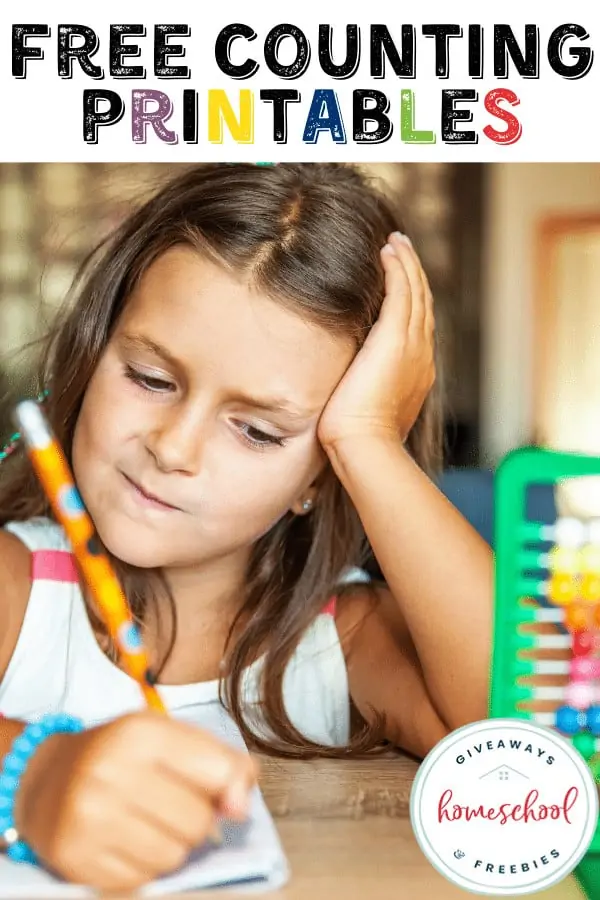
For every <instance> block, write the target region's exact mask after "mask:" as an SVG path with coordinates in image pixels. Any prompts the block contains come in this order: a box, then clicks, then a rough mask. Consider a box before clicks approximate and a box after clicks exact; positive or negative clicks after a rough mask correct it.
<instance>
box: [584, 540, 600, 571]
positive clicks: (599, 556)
mask: <svg viewBox="0 0 600 900" xmlns="http://www.w3.org/2000/svg"><path fill="white" fill-rule="evenodd" d="M581 568H582V570H583V571H584V572H588V573H592V574H596V575H597V574H598V573H600V547H596V546H594V545H592V544H588V545H587V546H586V547H584V548H583V549H582V551H581Z"/></svg>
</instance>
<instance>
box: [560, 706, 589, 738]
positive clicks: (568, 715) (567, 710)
mask: <svg viewBox="0 0 600 900" xmlns="http://www.w3.org/2000/svg"><path fill="white" fill-rule="evenodd" d="M555 715H556V719H555V724H556V729H557V731H560V733H561V734H566V735H568V736H569V737H573V736H574V735H576V734H578V733H579V732H580V731H581V730H582V729H583V728H585V718H586V717H585V714H584V713H582V712H581V710H579V709H575V708H574V707H572V706H559V708H558V709H557V710H556V714H555Z"/></svg>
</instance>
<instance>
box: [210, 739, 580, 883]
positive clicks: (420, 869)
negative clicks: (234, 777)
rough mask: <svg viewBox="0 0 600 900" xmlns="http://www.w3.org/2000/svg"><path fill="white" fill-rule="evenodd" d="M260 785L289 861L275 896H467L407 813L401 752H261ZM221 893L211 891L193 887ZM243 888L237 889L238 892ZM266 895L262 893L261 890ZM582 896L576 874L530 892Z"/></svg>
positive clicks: (410, 766)
mask: <svg viewBox="0 0 600 900" xmlns="http://www.w3.org/2000/svg"><path fill="white" fill-rule="evenodd" d="M260 764H261V769H262V776H261V787H262V791H263V794H264V797H265V800H266V802H267V805H268V807H269V809H270V810H271V813H272V814H273V816H274V818H275V820H276V823H277V827H278V829H279V834H280V836H281V840H282V843H283V846H284V849H285V851H286V854H287V856H288V860H289V863H290V868H291V880H290V882H289V883H288V885H287V886H286V887H285V888H283V889H282V890H281V891H275V892H269V894H265V895H264V896H268V897H272V898H273V900H280V898H281V900H296V898H297V900H300V898H301V900H337V898H339V900H342V898H343V900H354V898H356V900H365V898H369V900H383V898H386V900H387V898H390V900H424V898H426V900H465V898H467V897H473V896H474V895H473V894H470V893H467V892H465V891H463V890H462V889H460V888H458V887H455V886H454V885H453V884H451V883H450V882H449V881H446V879H445V878H443V877H442V876H441V875H440V874H438V872H437V871H436V870H435V869H434V868H433V867H432V866H431V865H430V863H429V862H428V860H427V859H426V858H425V856H423V854H422V852H421V850H420V848H419V845H418V844H417V841H416V839H415V837H414V835H413V833H412V828H411V824H410V820H409V815H408V808H409V796H410V788H411V784H412V780H413V777H414V774H415V772H416V770H417V764H416V763H415V762H414V761H413V760H412V759H410V758H408V757H405V756H397V755H394V756H392V757H389V758H381V759H376V760H360V761H346V760H343V761H338V760H335V761H332V760H318V761H312V760H311V761H308V762H296V761H293V762H290V761H287V760H280V759H273V758H266V757H260ZM195 896H196V897H199V898H200V897H202V898H203V900H208V898H209V897H214V898H217V897H221V898H222V897H223V892H219V893H218V894H216V893H213V892H210V893H203V894H196V895H195ZM240 896H241V895H240ZM261 896H263V895H261ZM530 896H532V897H536V898H537V897H540V898H542V897H543V898H544V900H582V898H583V896H584V895H583V893H582V892H581V891H580V889H579V887H578V885H577V883H576V882H575V880H574V879H572V878H570V879H567V880H566V881H564V882H563V883H562V884H560V885H557V886H556V887H554V888H551V889H549V890H546V891H542V892H538V893H536V894H532V895H530Z"/></svg>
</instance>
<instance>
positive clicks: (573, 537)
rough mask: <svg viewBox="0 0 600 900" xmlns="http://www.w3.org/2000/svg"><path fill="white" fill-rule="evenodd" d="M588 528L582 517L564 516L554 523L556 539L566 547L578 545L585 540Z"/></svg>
mask: <svg viewBox="0 0 600 900" xmlns="http://www.w3.org/2000/svg"><path fill="white" fill-rule="evenodd" d="M585 532H586V528H585V525H584V524H583V522H582V521H581V520H580V519H573V518H563V519H558V520H557V521H556V522H555V524H554V540H555V542H556V543H557V544H562V545H563V546H566V547H578V546H579V545H580V544H582V543H583V542H584V540H585Z"/></svg>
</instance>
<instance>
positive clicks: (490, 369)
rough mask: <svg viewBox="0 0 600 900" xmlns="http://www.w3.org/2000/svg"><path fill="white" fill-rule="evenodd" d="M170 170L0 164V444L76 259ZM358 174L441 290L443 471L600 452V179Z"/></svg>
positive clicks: (583, 168) (379, 168)
mask: <svg viewBox="0 0 600 900" xmlns="http://www.w3.org/2000/svg"><path fill="white" fill-rule="evenodd" d="M174 168H175V167H174V166H168V165H146V164H129V165H116V164H93V165H84V164H80V165H70V164H50V163H49V164H38V165H19V164H10V165H9V164H3V165H0V435H2V437H1V438H0V446H1V444H3V443H4V438H5V437H6V438H8V437H9V436H10V433H11V430H12V429H11V425H10V420H9V416H8V410H9V408H10V404H11V403H12V402H13V400H14V399H15V398H16V397H19V396H21V395H22V394H23V393H24V392H26V391H28V390H30V387H29V386H30V381H29V372H30V365H31V354H28V353H26V352H25V353H24V352H22V351H21V349H20V348H22V347H23V346H24V345H25V344H27V343H28V342H30V341H32V340H34V339H35V338H36V337H37V336H39V335H40V334H41V333H43V330H44V328H45V327H46V325H47V323H48V322H49V320H50V319H51V317H52V314H53V311H54V310H55V309H56V307H57V305H58V304H59V303H60V302H61V300H62V299H63V297H64V296H65V293H66V291H67V290H68V288H69V285H70V283H71V280H72V277H73V275H74V272H75V269H76V267H77V265H78V263H79V261H80V260H81V259H82V257H83V256H84V254H85V253H86V252H87V251H88V250H89V249H90V248H91V247H92V246H93V245H94V244H95V243H96V241H97V240H98V239H99V238H101V237H102V236H103V235H104V234H105V233H106V232H107V231H109V230H110V229H111V228H113V227H114V226H115V225H116V224H117V223H118V222H119V221H120V219H121V217H122V216H123V215H125V214H126V213H127V212H128V210H129V209H130V207H131V204H132V203H134V202H137V201H139V200H140V199H142V198H143V197H144V196H145V194H146V193H147V192H148V191H150V190H153V189H154V188H155V187H157V186H158V184H160V182H161V181H162V180H163V179H164V178H165V177H167V176H168V175H170V174H171V172H172V171H173V169H174ZM364 168H366V169H367V170H368V171H369V172H370V173H371V174H372V175H373V176H374V177H376V178H377V179H382V180H383V181H384V183H385V186H386V189H387V190H390V191H393V193H394V196H395V197H397V202H398V204H399V208H400V212H401V216H402V218H403V220H404V222H405V224H406V230H407V232H408V233H409V235H410V236H411V238H412V239H413V242H414V244H415V246H416V248H417V251H418V252H419V254H420V256H421V258H422V261H423V263H424V266H425V269H426V271H427V273H428V275H429V278H430V281H431V284H432V287H433V289H434V293H435V299H436V318H437V323H438V334H439V340H440V346H441V351H442V355H443V359H444V364H445V370H446V390H447V423H446V431H447V443H448V449H447V460H446V466H447V469H448V470H471V471H472V470H477V471H485V472H489V471H492V470H493V469H494V468H495V467H496V465H497V464H498V462H499V460H500V459H501V458H502V456H503V455H504V454H505V453H507V452H508V451H509V450H511V449H512V448H513V447H517V446H522V445H527V444H534V443H535V444H542V445H546V446H550V447H556V448H561V449H568V450H576V451H582V452H583V451H585V452H592V453H598V454H600V177H599V175H600V167H599V166H598V165H594V164H589V165H587V164H557V165H554V164H514V163H513V164H508V165H497V164H494V165H485V164H464V163H462V164H456V165H454V164H445V163H439V164H437V163H436V164H434V163H423V164H414V163H410V164H393V165H370V166H365V167H364ZM589 497H590V495H589V492H588V491H587V489H586V491H585V496H583V497H580V498H579V499H580V501H581V502H582V503H586V502H588V501H589Z"/></svg>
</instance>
